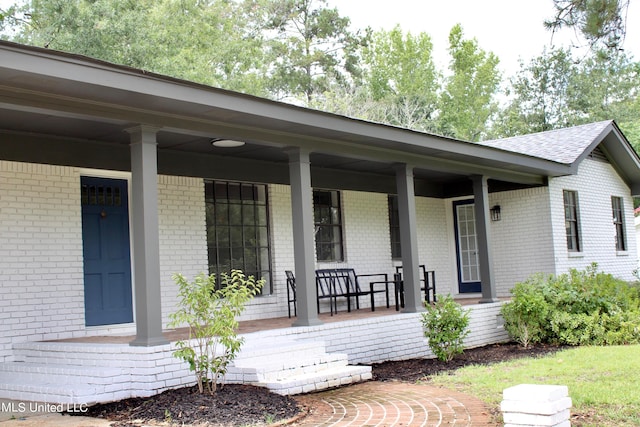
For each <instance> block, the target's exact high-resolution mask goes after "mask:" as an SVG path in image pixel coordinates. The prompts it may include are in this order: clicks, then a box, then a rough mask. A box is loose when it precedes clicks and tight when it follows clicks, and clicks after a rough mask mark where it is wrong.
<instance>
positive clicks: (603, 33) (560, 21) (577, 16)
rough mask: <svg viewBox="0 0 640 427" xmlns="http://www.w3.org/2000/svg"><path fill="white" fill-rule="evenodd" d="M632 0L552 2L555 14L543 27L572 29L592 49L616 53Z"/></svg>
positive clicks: (561, 0)
mask: <svg viewBox="0 0 640 427" xmlns="http://www.w3.org/2000/svg"><path fill="white" fill-rule="evenodd" d="M630 1H631V0H553V4H554V7H555V15H554V17H553V18H552V19H550V20H548V21H545V23H544V24H545V26H546V27H547V28H548V29H550V30H552V31H553V32H556V31H557V30H560V29H562V28H567V27H568V28H574V29H576V30H578V31H579V32H580V33H581V34H582V36H583V37H584V38H585V40H586V41H587V43H588V44H589V46H590V47H591V48H593V49H595V50H598V49H600V48H602V47H605V48H606V49H609V50H614V51H615V50H618V49H620V48H621V46H622V44H623V43H624V38H625V35H626V26H627V19H626V16H627V11H628V9H629V2H630Z"/></svg>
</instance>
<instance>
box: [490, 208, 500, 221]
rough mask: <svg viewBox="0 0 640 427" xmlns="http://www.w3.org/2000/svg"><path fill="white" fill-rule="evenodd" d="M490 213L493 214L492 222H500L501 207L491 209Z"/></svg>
mask: <svg viewBox="0 0 640 427" xmlns="http://www.w3.org/2000/svg"><path fill="white" fill-rule="evenodd" d="M489 212H491V221H500V205H495V206H494V207H492V208H491V209H489Z"/></svg>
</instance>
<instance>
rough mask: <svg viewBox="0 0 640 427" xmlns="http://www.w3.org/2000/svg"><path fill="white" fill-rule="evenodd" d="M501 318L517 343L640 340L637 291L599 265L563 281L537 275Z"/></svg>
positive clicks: (516, 292) (521, 287)
mask: <svg viewBox="0 0 640 427" xmlns="http://www.w3.org/2000/svg"><path fill="white" fill-rule="evenodd" d="M512 294H513V299H512V301H511V302H509V303H507V304H504V305H503V307H502V315H503V317H504V319H505V328H506V330H507V332H508V333H509V335H510V336H511V338H512V339H514V340H515V341H517V342H519V343H520V344H522V345H523V346H525V347H526V346H528V345H529V344H531V343H535V342H540V341H542V342H550V343H560V344H568V345H603V344H607V345H611V344H626V343H634V342H638V341H639V340H640V309H639V307H640V306H639V301H640V298H639V293H638V287H637V286H630V285H629V284H628V283H627V282H625V281H622V280H619V279H616V278H615V277H613V276H612V275H610V274H606V273H603V272H598V268H597V264H592V265H591V266H589V267H587V268H586V269H585V270H583V271H578V270H575V269H573V270H570V271H569V273H567V274H563V275H560V276H557V277H555V276H547V277H544V276H541V275H534V276H532V277H531V278H530V279H529V280H527V281H526V282H523V283H519V284H516V286H515V287H514V288H513V290H512Z"/></svg>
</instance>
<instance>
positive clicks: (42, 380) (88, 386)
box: [0, 362, 114, 409]
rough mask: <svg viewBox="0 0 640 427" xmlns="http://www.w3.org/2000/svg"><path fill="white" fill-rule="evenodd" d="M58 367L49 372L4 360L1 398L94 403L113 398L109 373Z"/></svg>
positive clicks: (69, 403)
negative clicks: (60, 369) (107, 374)
mask: <svg viewBox="0 0 640 427" xmlns="http://www.w3.org/2000/svg"><path fill="white" fill-rule="evenodd" d="M15 365H25V366H15ZM56 369H58V370H59V368H54V369H53V370H52V371H51V372H50V373H47V372H45V371H43V369H42V367H41V366H28V364H24V363H20V362H7V363H2V364H0V398H3V399H12V400H19V401H35V402H45V403H52V404H66V405H91V404H94V403H97V402H100V401H103V399H111V400H113V395H114V393H113V392H110V391H109V389H110V388H111V386H110V384H109V382H108V379H109V378H108V377H105V376H102V378H101V377H100V376H99V374H97V372H92V373H85V374H84V375H72V374H71V371H70V370H68V369H65V371H66V372H67V373H61V372H60V371H59V373H54V372H55V371H56ZM94 371H95V370H94ZM79 373H80V372H75V374H79ZM91 374H96V379H97V380H98V382H99V384H96V383H94V381H93V377H92V376H91ZM65 409H70V408H65Z"/></svg>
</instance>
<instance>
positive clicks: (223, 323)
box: [169, 270, 264, 394]
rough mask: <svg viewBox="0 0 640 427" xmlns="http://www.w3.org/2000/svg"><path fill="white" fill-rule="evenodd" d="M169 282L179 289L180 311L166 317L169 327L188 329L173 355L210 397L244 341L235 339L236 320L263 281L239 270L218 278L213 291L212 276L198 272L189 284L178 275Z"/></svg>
mask: <svg viewBox="0 0 640 427" xmlns="http://www.w3.org/2000/svg"><path fill="white" fill-rule="evenodd" d="M173 279H174V280H175V282H176V283H177V285H178V288H179V292H178V296H179V297H180V302H179V305H180V309H179V310H178V311H177V312H175V313H172V314H170V315H169V317H170V319H171V322H170V323H169V327H181V326H184V325H186V326H187V327H188V328H189V339H187V340H183V341H178V342H177V343H176V346H177V347H178V349H177V350H176V351H175V352H174V353H173V355H174V356H175V357H177V358H179V359H182V360H184V361H185V362H187V363H188V364H189V369H191V370H192V371H194V372H195V375H196V381H197V383H198V389H199V390H200V393H203V392H204V390H205V389H206V390H207V391H209V393H211V394H213V393H215V391H216V388H217V384H218V382H220V381H221V379H222V378H223V377H224V375H225V373H226V372H227V366H228V365H229V363H231V362H232V361H233V359H234V358H235V357H236V356H237V354H238V352H239V351H240V347H241V346H242V343H243V341H244V340H243V339H242V338H240V337H238V334H237V329H238V321H237V320H236V317H237V316H239V315H240V314H241V313H242V312H243V311H244V306H245V304H246V303H247V302H248V301H249V300H251V298H253V297H254V296H255V295H256V294H257V293H258V292H259V291H260V288H262V286H263V285H264V280H260V281H256V280H255V279H254V278H253V276H250V277H249V278H248V279H247V278H245V276H244V274H242V272H241V271H239V270H233V271H232V272H231V276H228V275H222V284H223V286H222V287H221V288H220V289H216V286H215V276H214V275H210V276H207V275H205V274H204V273H201V274H199V275H198V276H196V277H195V278H194V280H193V282H189V281H188V280H186V279H185V278H184V276H183V275H181V274H175V275H174V276H173Z"/></svg>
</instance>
